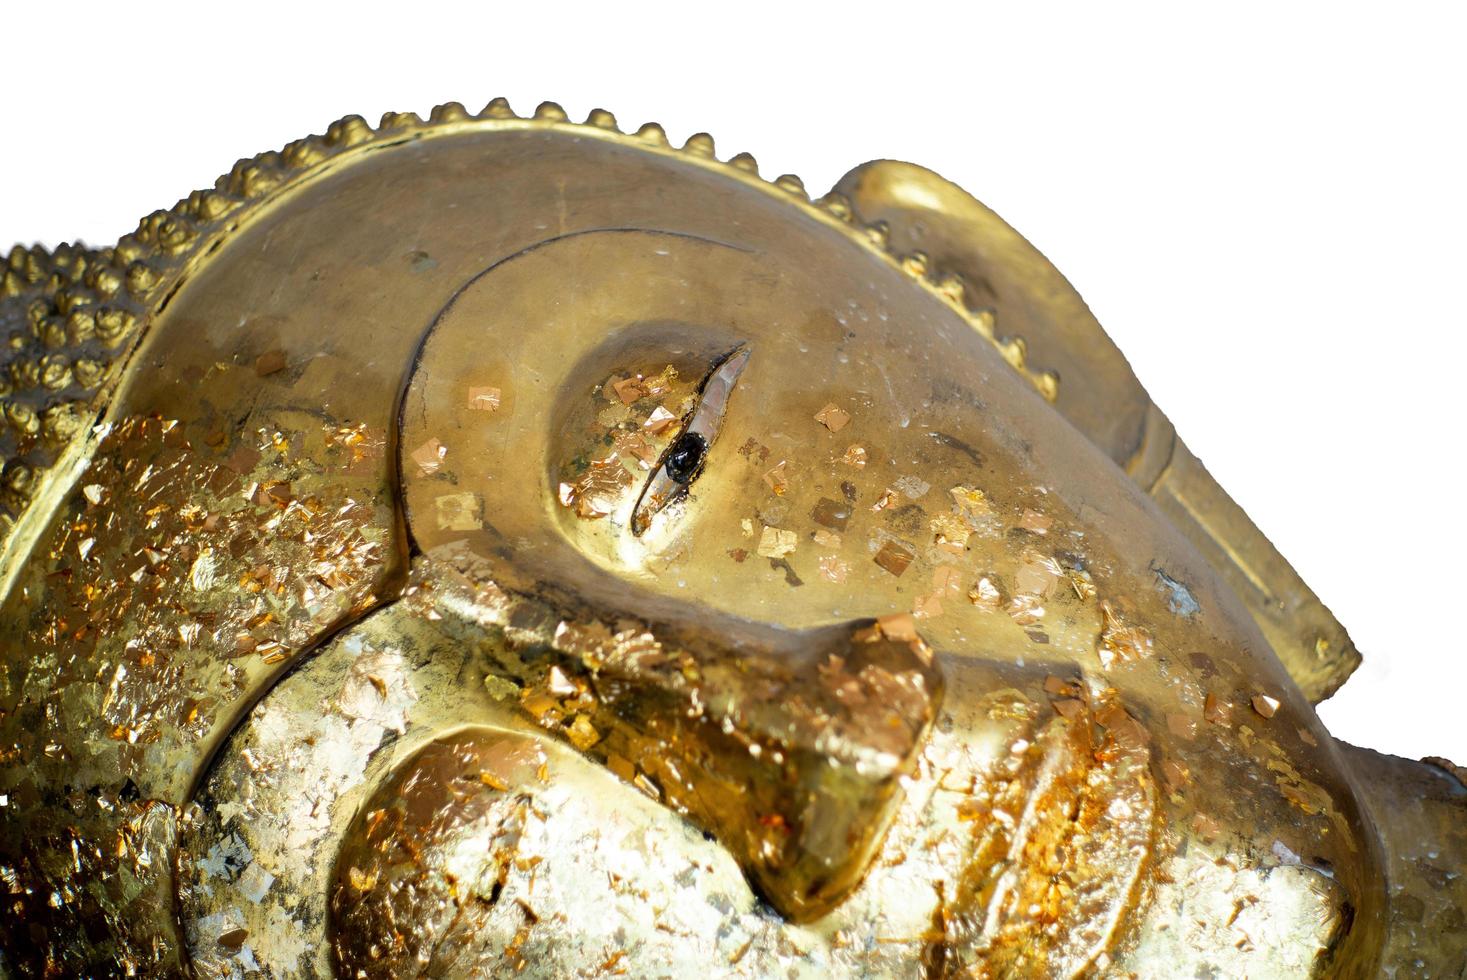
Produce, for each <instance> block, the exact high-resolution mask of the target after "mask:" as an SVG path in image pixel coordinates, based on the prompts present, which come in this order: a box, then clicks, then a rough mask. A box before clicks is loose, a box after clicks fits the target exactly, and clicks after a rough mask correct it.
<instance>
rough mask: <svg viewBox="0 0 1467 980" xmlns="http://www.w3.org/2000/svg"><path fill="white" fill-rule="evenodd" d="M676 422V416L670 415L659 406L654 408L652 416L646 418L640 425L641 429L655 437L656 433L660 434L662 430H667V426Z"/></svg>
mask: <svg viewBox="0 0 1467 980" xmlns="http://www.w3.org/2000/svg"><path fill="white" fill-rule="evenodd" d="M676 421H677V416H676V415H674V414H672V413H671V412H669V411H668V410H667V409H665V408H663V407H662V406H661V405H658V406H657V407H656V408H654V409H652V414H651V415H649V416H647V421H646V422H643V423H642V428H644V429H646V430H647V431H648V432H650V433H651V434H652V435H654V436H655V435H657V433H659V432H661V431H662V430H663V429H665V428H667V427H668V426H669V425H671V424H672V423H674V422H676Z"/></svg>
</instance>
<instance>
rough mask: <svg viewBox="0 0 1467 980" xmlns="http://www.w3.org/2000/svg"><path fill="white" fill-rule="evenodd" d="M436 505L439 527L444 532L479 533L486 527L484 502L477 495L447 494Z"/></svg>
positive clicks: (438, 499) (435, 502)
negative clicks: (478, 531)
mask: <svg viewBox="0 0 1467 980" xmlns="http://www.w3.org/2000/svg"><path fill="white" fill-rule="evenodd" d="M434 505H435V507H436V510H437V518H438V527H439V528H440V529H442V530H444V531H477V530H479V529H480V528H482V527H483V526H484V501H483V500H482V499H481V498H480V497H479V495H478V494H476V493H446V494H443V495H442V496H440V497H438V498H437V499H436V500H435V501H434Z"/></svg>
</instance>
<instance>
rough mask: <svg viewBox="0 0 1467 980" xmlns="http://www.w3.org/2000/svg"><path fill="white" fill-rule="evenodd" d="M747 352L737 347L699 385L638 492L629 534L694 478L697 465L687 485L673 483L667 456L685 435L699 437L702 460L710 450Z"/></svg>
mask: <svg viewBox="0 0 1467 980" xmlns="http://www.w3.org/2000/svg"><path fill="white" fill-rule="evenodd" d="M749 353H750V351H749V348H748V347H747V346H745V345H740V346H738V347H736V348H734V349H733V350H732V351H730V352H729V353H728V354H726V355H724V357H723V358H722V359H721V360H720V361H719V362H718V363H717V364H715V365H714V367H713V370H712V371H710V372H709V373H708V377H707V378H706V379H705V380H704V381H703V387H702V389H701V390H700V391H699V393H698V405H697V407H696V408H694V409H693V413H692V414H691V415H690V416H689V417H688V420H687V422H686V423H684V425H683V427H682V429H680V430H679V431H678V434H677V435H676V436H675V437H674V438H673V440H672V442H671V443H670V444H669V446H668V448H667V451H666V452H664V453H663V454H662V458H661V459H660V460H658V462H657V468H656V469H654V470H653V471H652V475H651V476H650V477H649V478H648V480H647V485H646V486H645V487H643V488H642V493H641V495H640V496H639V497H638V498H637V506H636V509H635V510H633V511H632V534H633V535H635V536H638V537H640V536H641V535H642V533H643V532H645V531H646V530H647V528H649V527H651V525H652V518H653V517H655V516H656V515H657V513H658V512H659V511H661V510H662V509H663V508H664V507H666V506H667V505H668V504H670V503H672V501H674V500H676V499H677V498H678V497H679V496H681V495H682V493H684V492H685V491H686V490H687V488H688V487H689V486H690V485H691V484H692V482H693V480H696V479H697V478H698V471H701V469H702V466H701V464H700V465H699V467H698V470H695V471H694V473H693V476H692V479H690V480H689V481H688V482H687V483H679V482H678V481H677V480H674V479H673V478H672V476H671V474H670V473H669V472H668V468H667V462H668V456H669V455H670V454H671V452H672V450H673V448H675V447H676V446H677V445H678V444H679V443H680V442H681V441H682V440H683V438H684V437H685V436H687V435H689V434H693V435H697V436H701V437H702V439H703V446H704V449H703V452H704V455H705V456H706V454H707V452H708V450H709V449H710V448H712V446H713V440H714V438H715V437H716V436H717V435H718V430H719V429H720V428H722V427H723V417H724V415H725V414H726V413H727V411H728V398H729V395H730V394H732V392H733V389H734V385H736V384H737V383H738V380H739V375H740V374H742V373H743V371H744V367H745V366H746V365H747V364H748V363H749Z"/></svg>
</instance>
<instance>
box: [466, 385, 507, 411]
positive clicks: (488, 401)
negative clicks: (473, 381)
mask: <svg viewBox="0 0 1467 980" xmlns="http://www.w3.org/2000/svg"><path fill="white" fill-rule="evenodd" d="M501 394H502V393H501V392H500V390H499V389H498V388H488V387H470V388H469V408H470V409H472V410H473V411H476V412H497V411H499V400H500V396H501Z"/></svg>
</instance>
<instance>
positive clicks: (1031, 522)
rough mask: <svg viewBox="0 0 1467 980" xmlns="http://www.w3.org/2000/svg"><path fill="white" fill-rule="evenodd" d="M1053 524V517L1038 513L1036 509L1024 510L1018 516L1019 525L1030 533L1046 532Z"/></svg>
mask: <svg viewBox="0 0 1467 980" xmlns="http://www.w3.org/2000/svg"><path fill="white" fill-rule="evenodd" d="M1053 524H1054V519H1053V518H1050V517H1047V516H1046V515H1044V514H1041V513H1039V511H1037V510H1025V511H1024V514H1023V516H1022V517H1020V518H1019V527H1021V528H1023V529H1024V530H1026V531H1028V532H1030V533H1032V534H1048V533H1049V528H1050V526H1051V525H1053Z"/></svg>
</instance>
